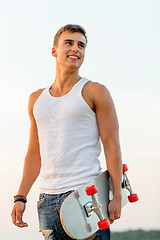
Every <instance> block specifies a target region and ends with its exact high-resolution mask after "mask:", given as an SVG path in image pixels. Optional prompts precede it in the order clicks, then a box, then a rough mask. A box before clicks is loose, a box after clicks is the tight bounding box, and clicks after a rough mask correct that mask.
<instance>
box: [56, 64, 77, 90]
mask: <svg viewBox="0 0 160 240" xmlns="http://www.w3.org/2000/svg"><path fill="white" fill-rule="evenodd" d="M80 79H81V77H80V76H79V71H78V70H76V71H70V72H69V71H66V70H64V69H60V70H59V69H58V68H56V77H55V81H54V83H53V85H52V87H54V89H55V90H58V91H59V92H62V91H64V90H65V89H68V88H71V87H73V85H74V84H76V83H77V82H78V81H79V80H80Z"/></svg>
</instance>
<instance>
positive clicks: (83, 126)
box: [33, 78, 101, 194]
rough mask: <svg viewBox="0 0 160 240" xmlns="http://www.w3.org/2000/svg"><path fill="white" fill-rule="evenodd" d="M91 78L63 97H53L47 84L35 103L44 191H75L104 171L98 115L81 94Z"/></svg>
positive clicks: (78, 83)
mask: <svg viewBox="0 0 160 240" xmlns="http://www.w3.org/2000/svg"><path fill="white" fill-rule="evenodd" d="M88 81H89V80H88V79H86V78H82V79H80V80H79V81H78V82H77V83H76V84H75V85H74V87H73V88H72V89H71V90H70V92H68V93H67V94H66V95H64V96H61V97H53V96H52V95H51V94H50V92H49V88H50V87H48V88H46V89H45V90H44V91H43V92H42V93H41V95H40V96H39V98H38V99H37V101H36V103H35V105H34V108H33V114H34V117H35V120H36V123H37V127H38V135H39V143H40V154H41V172H40V192H41V193H42V192H43V193H47V194H59V193H64V192H67V191H69V190H75V189H77V188H79V187H81V186H82V185H83V184H85V183H86V182H88V181H90V180H91V179H92V178H94V177H96V176H97V175H98V174H100V173H101V166H100V161H99V159H98V156H99V155H100V152H101V144H100V136H99V130H98V125H97V120H96V114H95V113H94V112H93V111H92V110H91V108H90V107H89V106H88V104H87V103H86V102H85V100H84V99H83V97H82V94H81V92H82V88H83V86H84V85H85V84H86V83H87V82H88Z"/></svg>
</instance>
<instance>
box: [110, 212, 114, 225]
mask: <svg viewBox="0 0 160 240" xmlns="http://www.w3.org/2000/svg"><path fill="white" fill-rule="evenodd" d="M114 220H115V218H114V213H110V215H109V221H110V224H112V223H113V222H114Z"/></svg>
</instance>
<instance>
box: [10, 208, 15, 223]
mask: <svg viewBox="0 0 160 240" xmlns="http://www.w3.org/2000/svg"><path fill="white" fill-rule="evenodd" d="M11 217H12V222H13V224H14V225H15V224H16V211H15V210H13V211H12V213H11Z"/></svg>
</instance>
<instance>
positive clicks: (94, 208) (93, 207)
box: [84, 185, 110, 230]
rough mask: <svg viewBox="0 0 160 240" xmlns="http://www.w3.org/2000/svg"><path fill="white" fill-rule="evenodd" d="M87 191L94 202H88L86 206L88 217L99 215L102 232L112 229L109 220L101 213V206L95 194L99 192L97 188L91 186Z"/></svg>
mask: <svg viewBox="0 0 160 240" xmlns="http://www.w3.org/2000/svg"><path fill="white" fill-rule="evenodd" d="M85 191H86V193H87V195H88V196H91V197H92V202H91V201H90V202H88V203H86V204H85V205H84V209H85V211H86V214H87V217H90V216H91V215H92V214H93V212H95V213H96V214H97V216H98V217H99V219H100V221H99V222H98V226H99V229H100V230H104V229H107V228H109V227H110V224H109V221H108V219H104V217H103V214H102V211H101V207H102V205H101V204H98V201H97V198H96V196H95V194H96V193H97V192H98V190H97V188H96V186H95V185H91V186H89V187H86V188H85Z"/></svg>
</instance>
